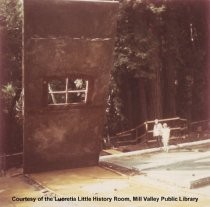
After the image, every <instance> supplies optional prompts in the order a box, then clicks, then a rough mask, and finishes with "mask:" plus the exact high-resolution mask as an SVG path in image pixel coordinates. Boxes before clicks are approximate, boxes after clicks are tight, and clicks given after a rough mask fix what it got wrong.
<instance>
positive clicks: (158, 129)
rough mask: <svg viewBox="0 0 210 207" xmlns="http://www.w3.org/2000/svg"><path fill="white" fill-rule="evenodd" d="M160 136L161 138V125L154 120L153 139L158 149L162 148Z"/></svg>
mask: <svg viewBox="0 0 210 207" xmlns="http://www.w3.org/2000/svg"><path fill="white" fill-rule="evenodd" d="M161 136H162V124H161V123H159V121H158V119H155V124H154V127H153V137H154V138H156V140H157V143H158V145H159V147H161V146H162V142H161Z"/></svg>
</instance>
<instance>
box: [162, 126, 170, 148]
mask: <svg viewBox="0 0 210 207" xmlns="http://www.w3.org/2000/svg"><path fill="white" fill-rule="evenodd" d="M170 131H171V130H170V128H169V127H168V126H167V124H166V123H164V124H163V128H162V143H163V150H164V151H165V152H168V143H169V138H170Z"/></svg>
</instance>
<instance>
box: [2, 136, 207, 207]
mask: <svg viewBox="0 0 210 207" xmlns="http://www.w3.org/2000/svg"><path fill="white" fill-rule="evenodd" d="M198 144H199V145H198ZM209 146H210V140H209V141H206V142H205V143H196V144H195V145H194V146H189V145H185V146H179V147H178V148H177V146H172V147H171V148H172V149H171V150H170V152H169V153H164V152H162V151H160V149H157V148H156V149H150V150H147V151H137V152H131V153H118V152H114V151H113V152H114V153H116V154H115V155H111V156H103V157H101V163H102V164H103V162H105V165H102V166H103V167H99V166H96V167H89V168H78V169H71V170H62V171H53V172H46V173H38V174H32V175H29V176H27V175H23V174H21V173H18V172H17V171H16V170H14V171H9V172H8V173H7V176H6V177H0V207H76V206H79V207H84V206H85V207H86V206H87V207H107V206H110V207H124V206H125V207H154V206H155V207H185V206H189V207H210V196H209V195H210V187H209V186H206V187H201V188H195V189H190V188H189V187H190V186H189V184H190V183H191V182H192V181H193V180H199V179H201V178H207V177H208V176H210V174H209V172H210V149H209ZM104 166H106V167H109V168H108V169H107V168H105V167H104ZM111 166H112V167H111ZM132 172H133V174H132ZM205 182H206V183H208V180H206V181H205ZM205 182H203V184H204V183H205ZM60 198H62V199H63V200H59V199H60ZM27 199H28V200H30V199H31V200H32V199H34V202H33V201H27ZM42 199H43V200H44V201H42ZM161 199H162V200H161ZM13 200H15V201H13ZM64 200H66V201H64Z"/></svg>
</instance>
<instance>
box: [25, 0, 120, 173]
mask: <svg viewBox="0 0 210 207" xmlns="http://www.w3.org/2000/svg"><path fill="white" fill-rule="evenodd" d="M117 11H118V3H117V2H111V1H110V2H109V1H69V0H40V1H39V0H25V2H24V71H23V74H24V90H25V98H24V108H25V111H24V113H25V114H24V118H25V119H24V171H25V172H26V173H31V172H39V171H46V170H55V169H63V168H73V167H81V166H89V165H96V164H97V163H98V158H99V153H100V148H101V143H100V140H101V134H102V127H103V122H104V114H105V104H106V101H105V100H106V94H107V89H108V82H109V72H110V69H111V68H112V64H113V45H114V34H115V29H116V17H117ZM71 75H79V76H84V77H87V78H88V80H89V83H90V84H89V90H88V101H87V103H86V104H83V105H77V104H74V105H66V106H49V105H48V104H47V95H48V91H47V90H48V89H47V81H48V80H49V79H51V78H53V79H55V78H65V77H71Z"/></svg>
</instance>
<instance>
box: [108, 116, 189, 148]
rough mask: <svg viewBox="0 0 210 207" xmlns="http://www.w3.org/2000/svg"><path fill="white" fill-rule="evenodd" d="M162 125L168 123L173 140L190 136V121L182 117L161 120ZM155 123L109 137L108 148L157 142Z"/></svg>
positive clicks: (146, 123)
mask: <svg viewBox="0 0 210 207" xmlns="http://www.w3.org/2000/svg"><path fill="white" fill-rule="evenodd" d="M159 122H160V123H164V122H166V123H167V124H168V126H169V127H170V129H171V139H175V138H185V137H186V136H187V134H188V130H189V129H188V121H187V119H182V118H180V117H173V118H168V119H160V120H159ZM153 126H154V120H153V121H146V122H144V123H142V124H140V125H138V126H137V127H135V128H133V129H130V130H127V131H124V132H121V133H117V134H116V135H115V136H112V137H109V138H108V142H107V145H108V146H121V145H129V144H137V143H145V142H146V143H148V142H151V141H155V140H154V138H153V135H152V133H153Z"/></svg>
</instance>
